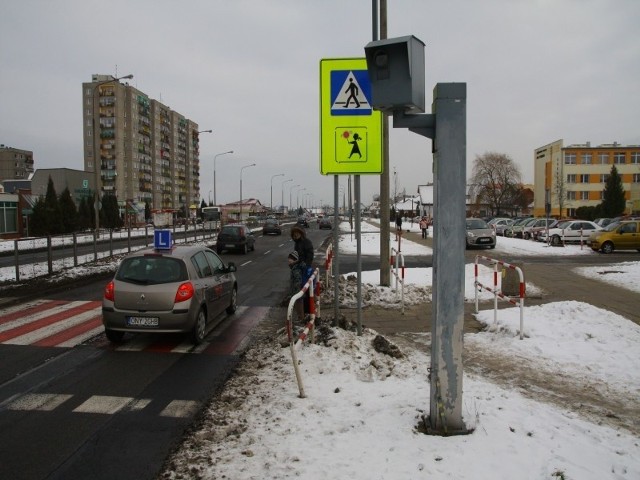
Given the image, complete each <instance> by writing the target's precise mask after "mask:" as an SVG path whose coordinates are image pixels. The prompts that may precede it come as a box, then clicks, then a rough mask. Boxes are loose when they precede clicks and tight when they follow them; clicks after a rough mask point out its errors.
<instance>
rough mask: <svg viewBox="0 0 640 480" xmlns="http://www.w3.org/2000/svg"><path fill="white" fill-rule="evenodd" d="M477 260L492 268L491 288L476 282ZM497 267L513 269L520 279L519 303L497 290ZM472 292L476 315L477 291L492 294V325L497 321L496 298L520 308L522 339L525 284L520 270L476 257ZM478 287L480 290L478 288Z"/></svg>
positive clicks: (499, 262) (496, 261) (522, 332)
mask: <svg viewBox="0 0 640 480" xmlns="http://www.w3.org/2000/svg"><path fill="white" fill-rule="evenodd" d="M478 260H485V261H487V262H489V265H490V266H491V265H492V266H493V267H494V268H493V288H491V287H490V286H487V285H483V284H482V283H480V282H479V281H478ZM498 265H502V266H503V267H505V268H509V269H513V270H515V271H516V272H518V276H519V277H520V286H519V295H518V297H517V298H518V299H519V301H515V300H513V298H511V297H509V296H508V295H505V294H504V293H502V291H501V290H500V289H499V288H498ZM473 285H474V292H475V304H476V313H478V291H480V290H481V289H485V290H487V291H489V292H491V293H493V323H494V325H495V324H496V323H497V321H498V298H500V299H502V300H506V301H507V302H509V303H511V304H513V305H516V306H520V340H522V339H523V338H524V295H525V284H524V274H523V273H522V269H521V268H520V267H518V266H516V265H511V264H509V263H506V262H502V261H500V260H496V259H495V258H490V257H485V256H484V255H476V259H475V263H474V281H473ZM478 287H480V288H478Z"/></svg>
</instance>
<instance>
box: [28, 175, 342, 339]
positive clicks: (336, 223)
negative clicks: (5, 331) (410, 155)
mask: <svg viewBox="0 0 640 480" xmlns="http://www.w3.org/2000/svg"><path fill="white" fill-rule="evenodd" d="M339 190H340V182H339V176H338V175H334V176H333V326H334V327H337V326H338V315H340V302H339V299H338V295H339V293H340V288H339V280H340V252H339V248H338V245H339V243H340V242H339V240H340V234H339V230H340V197H339V195H338V191H339ZM16 250H17V248H16ZM16 264H17V263H16Z"/></svg>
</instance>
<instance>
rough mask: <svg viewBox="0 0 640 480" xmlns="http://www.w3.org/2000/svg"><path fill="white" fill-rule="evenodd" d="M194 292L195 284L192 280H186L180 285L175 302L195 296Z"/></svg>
mask: <svg viewBox="0 0 640 480" xmlns="http://www.w3.org/2000/svg"><path fill="white" fill-rule="evenodd" d="M194 293H195V290H194V288H193V284H192V283H191V282H185V283H183V284H182V285H180V286H179V287H178V291H177V292H176V298H175V299H174V300H173V301H174V303H180V302H185V301H187V300H189V299H190V298H191V297H193V294H194Z"/></svg>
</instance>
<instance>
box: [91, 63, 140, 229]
mask: <svg viewBox="0 0 640 480" xmlns="http://www.w3.org/2000/svg"><path fill="white" fill-rule="evenodd" d="M110 76H111V79H110V80H104V81H102V82H98V83H96V84H95V85H94V86H93V132H92V134H93V171H94V174H95V191H96V200H95V203H94V204H93V208H94V212H95V224H96V238H98V237H99V236H100V191H101V190H102V185H101V181H100V174H101V172H102V158H100V159H98V149H97V148H96V147H97V145H98V139H97V138H96V137H97V135H96V116H97V115H96V114H97V113H99V105H98V106H97V103H98V102H96V92H97V91H98V87H99V86H100V85H104V84H106V83H111V82H118V81H120V80H124V79H125V78H126V79H131V78H133V75H132V74H129V75H125V76H123V77H117V78H116V77H114V76H113V75H110ZM98 160H99V162H98Z"/></svg>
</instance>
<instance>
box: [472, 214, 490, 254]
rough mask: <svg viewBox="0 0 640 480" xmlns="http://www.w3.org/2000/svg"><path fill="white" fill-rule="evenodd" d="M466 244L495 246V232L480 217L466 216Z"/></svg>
mask: <svg viewBox="0 0 640 480" xmlns="http://www.w3.org/2000/svg"><path fill="white" fill-rule="evenodd" d="M466 226H467V245H466V248H469V247H489V248H496V232H495V231H494V230H493V228H491V227H490V226H489V225H487V222H485V221H484V220H482V219H481V218H467V220H466Z"/></svg>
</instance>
